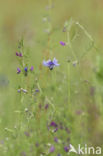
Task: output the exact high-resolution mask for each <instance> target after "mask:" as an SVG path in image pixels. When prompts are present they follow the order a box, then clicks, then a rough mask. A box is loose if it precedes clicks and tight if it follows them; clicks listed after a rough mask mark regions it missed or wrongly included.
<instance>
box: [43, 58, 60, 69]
mask: <svg viewBox="0 0 103 156" xmlns="http://www.w3.org/2000/svg"><path fill="white" fill-rule="evenodd" d="M43 65H44V66H46V67H49V69H50V70H52V69H53V68H54V67H56V66H59V64H58V60H57V59H56V58H54V59H53V61H52V60H48V61H43Z"/></svg>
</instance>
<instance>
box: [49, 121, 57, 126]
mask: <svg viewBox="0 0 103 156" xmlns="http://www.w3.org/2000/svg"><path fill="white" fill-rule="evenodd" d="M50 126H52V127H57V126H58V125H57V124H56V123H55V122H54V121H52V122H51V123H50Z"/></svg>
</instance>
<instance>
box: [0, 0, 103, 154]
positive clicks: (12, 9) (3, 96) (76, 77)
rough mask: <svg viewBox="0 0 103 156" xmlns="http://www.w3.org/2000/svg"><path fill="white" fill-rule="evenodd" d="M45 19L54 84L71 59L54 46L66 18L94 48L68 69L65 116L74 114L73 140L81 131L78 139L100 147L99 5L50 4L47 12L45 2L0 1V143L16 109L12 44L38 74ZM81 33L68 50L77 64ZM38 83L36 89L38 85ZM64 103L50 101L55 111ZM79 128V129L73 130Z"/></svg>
mask: <svg viewBox="0 0 103 156" xmlns="http://www.w3.org/2000/svg"><path fill="white" fill-rule="evenodd" d="M49 16H50V19H49V20H50V23H51V24H52V30H53V33H52V35H51V40H50V45H51V47H52V50H53V56H54V57H56V58H57V59H58V60H59V62H60V64H61V67H60V70H61V72H62V73H60V75H58V77H57V78H58V79H59V77H61V78H60V80H59V82H61V80H62V77H63V76H62V74H64V76H65V75H66V72H67V69H66V65H65V61H66V60H67V59H69V58H71V57H72V56H71V53H70V50H69V48H67V47H66V48H64V47H62V46H61V45H60V44H59V41H66V33H65V32H63V31H62V30H63V27H64V23H65V21H67V20H69V19H70V18H71V17H72V19H73V20H75V21H78V22H79V23H80V24H81V25H82V26H83V27H84V28H85V29H86V30H87V31H88V33H89V34H90V35H91V36H92V38H93V40H94V42H95V45H96V48H91V49H90V51H89V52H88V53H87V54H86V55H85V56H84V57H83V58H82V59H81V61H80V66H79V68H78V67H77V68H74V67H71V71H72V76H71V77H72V80H71V92H72V93H71V103H72V105H73V106H72V110H71V111H73V112H74V114H75V115H74V127H75V128H76V126H77V129H76V130H77V131H76V132H75V130H74V133H75V137H76V136H77V135H78V134H80V131H82V132H81V133H84V138H86V139H87V140H89V141H90V142H91V143H93V144H94V145H95V146H96V145H100V146H103V141H102V140H103V121H102V119H103V108H102V107H103V105H102V104H103V87H102V86H103V43H102V42H103V0H63V1H62V0H55V1H53V2H52V9H51V10H50V9H49V2H48V1H47V0H44V1H42V0H29V1H26V0H0V136H1V137H0V140H2V139H3V137H5V136H6V135H7V134H5V131H4V129H5V128H6V127H9V128H11V129H12V127H13V126H14V125H15V121H16V118H17V116H16V115H15V113H14V111H15V110H18V109H19V108H20V107H19V102H18V94H17V86H18V83H19V79H18V78H17V74H16V68H17V66H19V64H18V61H17V59H16V56H15V53H16V51H17V44H18V41H19V40H20V39H21V37H23V38H24V46H25V49H27V50H28V51H29V55H30V56H31V59H30V64H31V65H34V69H35V70H37V71H39V69H40V64H41V63H42V60H43V59H44V58H45V59H46V54H47V53H46V52H47V47H48V34H47V31H48V24H47V23H46V22H45V17H49ZM82 33H83V34H80V35H81V36H80V38H78V37H77V39H76V41H75V44H74V45H73V46H74V50H75V53H76V55H77V58H78V59H79V57H80V55H81V54H82V53H83V50H84V49H85V46H86V45H85V44H87V42H88V38H85V34H84V32H82ZM83 36H84V38H83ZM44 53H45V55H44ZM72 60H73V61H76V60H74V59H72ZM43 79H45V78H43ZM40 83H41V86H42V80H41V81H40ZM57 85H58V86H59V84H57ZM63 85H64V90H63V92H62V93H61V95H62V94H66V90H67V88H66V83H64V84H63ZM63 85H61V87H62V86H63ZM50 93H51V92H50ZM48 94H49V93H48ZM58 95H59V93H58V92H57V96H58ZM48 96H50V95H48ZM55 98H56V97H55ZM64 99H65V98H64ZM64 99H63V97H61V99H59V100H58V98H57V99H56V101H58V102H60V101H61V102H60V103H61V105H60V107H61V106H62V105H63V100H64ZM58 102H57V103H58ZM61 109H62V108H61ZM80 110H82V113H84V116H83V117H82V116H81V115H80V116H78V115H77V114H78V113H77V114H76V113H75V112H76V111H80ZM77 116H78V117H77ZM82 118H83V123H82V121H81V119H82ZM80 121H81V123H80ZM81 124H82V127H83V129H82V128H80V127H79V126H80V125H81ZM78 127H79V128H78ZM75 128H74V129H75ZM87 131H89V132H87ZM72 135H73V134H72ZM78 137H79V135H78V136H77V138H76V139H78ZM1 156H2V155H1Z"/></svg>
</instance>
